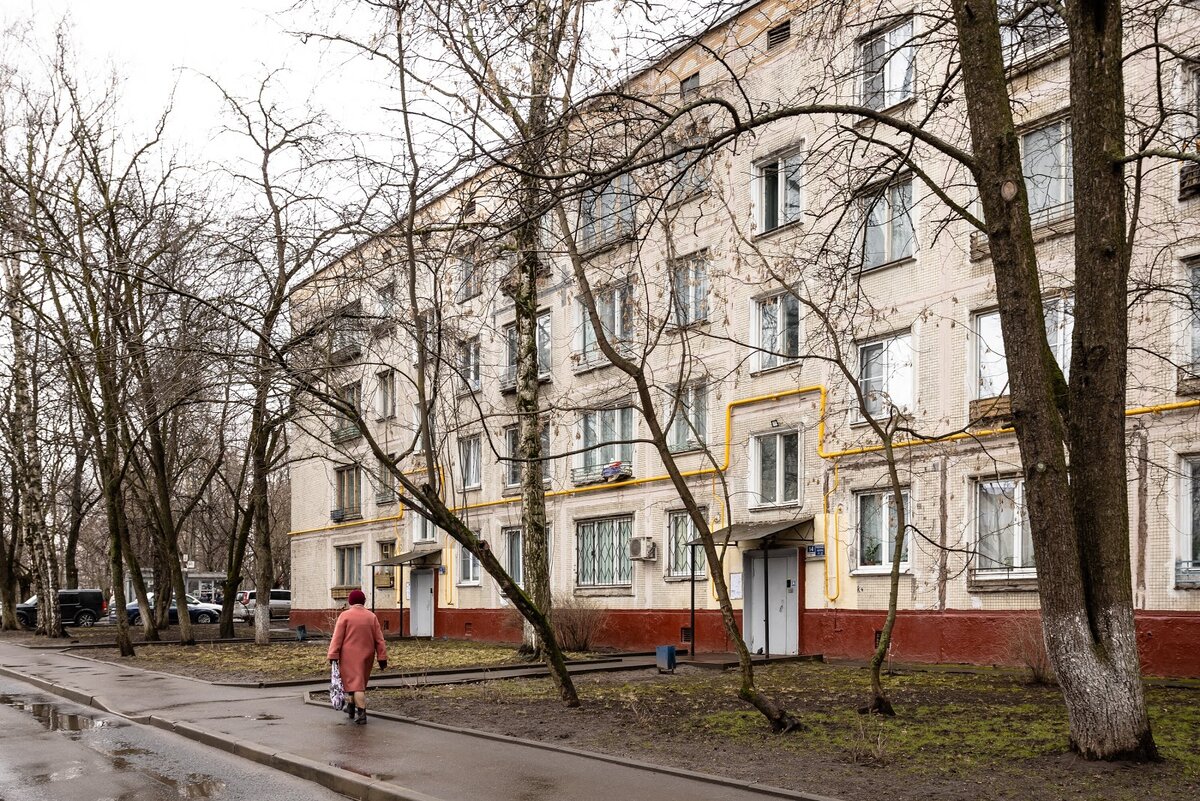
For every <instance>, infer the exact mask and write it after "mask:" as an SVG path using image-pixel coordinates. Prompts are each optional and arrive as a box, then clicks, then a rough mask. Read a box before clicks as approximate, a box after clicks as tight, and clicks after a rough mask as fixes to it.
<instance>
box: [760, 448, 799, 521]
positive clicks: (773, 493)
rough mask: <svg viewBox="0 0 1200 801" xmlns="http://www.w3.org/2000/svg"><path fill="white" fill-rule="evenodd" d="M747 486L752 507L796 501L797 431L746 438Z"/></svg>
mask: <svg viewBox="0 0 1200 801" xmlns="http://www.w3.org/2000/svg"><path fill="white" fill-rule="evenodd" d="M750 487H751V501H752V503H753V505H755V506H782V505H785V504H793V503H796V502H797V501H799V499H800V432H799V431H785V432H780V433H771V434H759V435H757V436H754V437H751V438H750Z"/></svg>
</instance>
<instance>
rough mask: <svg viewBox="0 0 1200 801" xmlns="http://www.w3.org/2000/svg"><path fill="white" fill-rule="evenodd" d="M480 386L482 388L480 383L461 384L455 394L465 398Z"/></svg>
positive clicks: (477, 390) (478, 389)
mask: <svg viewBox="0 0 1200 801" xmlns="http://www.w3.org/2000/svg"><path fill="white" fill-rule="evenodd" d="M481 388H482V385H480V386H462V387H459V388H458V392H457V393H456V394H457V395H458V397H460V398H465V397H468V396H470V395H474V394H475V393H476V392H479V391H480V389H481Z"/></svg>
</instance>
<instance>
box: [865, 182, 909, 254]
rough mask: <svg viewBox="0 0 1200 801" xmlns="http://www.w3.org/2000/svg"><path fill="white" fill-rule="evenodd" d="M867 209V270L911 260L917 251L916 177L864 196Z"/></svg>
mask: <svg viewBox="0 0 1200 801" xmlns="http://www.w3.org/2000/svg"><path fill="white" fill-rule="evenodd" d="M863 206H864V215H863V216H864V220H863V235H862V242H863V252H862V265H863V269H871V268H872V267H879V266H880V265H883V264H890V263H891V262H894V261H900V260H901V259H908V258H911V257H912V255H913V253H914V252H915V251H916V236H915V234H914V229H913V214H912V208H913V183H912V178H911V177H906V178H901V179H900V180H898V181H895V182H893V183H891V184H888V185H887V186H886V187H884V188H883V189H880V190H878V191H876V192H873V193H871V194H868V195H866V196H864V198H863Z"/></svg>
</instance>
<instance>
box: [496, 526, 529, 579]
mask: <svg viewBox="0 0 1200 801" xmlns="http://www.w3.org/2000/svg"><path fill="white" fill-rule="evenodd" d="M500 539H501V542H503V543H504V569H505V570H507V571H508V575H510V576H512V580H513V581H514V582H515V583H516V585H517V586H518V587H524V586H525V561H524V560H525V535H524V533H523V532H522V531H521V528H520V527H519V526H514V527H513V528H506V529H502V530H501V532H500Z"/></svg>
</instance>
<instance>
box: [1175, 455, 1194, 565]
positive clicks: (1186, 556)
mask: <svg viewBox="0 0 1200 801" xmlns="http://www.w3.org/2000/svg"><path fill="white" fill-rule="evenodd" d="M1183 485H1184V486H1183V493H1182V497H1183V501H1184V508H1183V509H1182V514H1181V515H1180V518H1181V520H1180V522H1181V525H1180V527H1179V550H1178V553H1176V555H1175V583H1176V585H1188V586H1195V585H1197V584H1200V457H1196V456H1192V457H1190V458H1188V459H1185V460H1184V462H1183Z"/></svg>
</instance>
